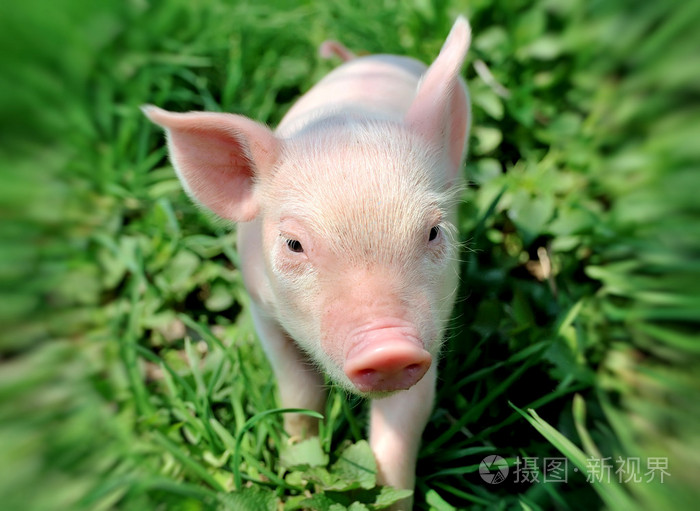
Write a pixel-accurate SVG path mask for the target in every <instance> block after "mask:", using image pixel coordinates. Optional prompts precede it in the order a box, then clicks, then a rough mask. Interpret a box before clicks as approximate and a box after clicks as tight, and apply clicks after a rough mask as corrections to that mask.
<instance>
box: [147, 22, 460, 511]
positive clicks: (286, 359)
mask: <svg viewBox="0 0 700 511" xmlns="http://www.w3.org/2000/svg"><path fill="white" fill-rule="evenodd" d="M470 37H471V30H470V27H469V24H468V23H467V21H466V20H465V19H464V18H463V17H459V18H458V19H457V21H456V22H455V24H454V26H453V27H452V30H451V32H450V34H449V36H448V38H447V41H446V42H445V44H444V45H443V47H442V50H441V51H440V54H439V55H438V57H437V58H436V60H435V61H434V62H433V64H432V65H431V66H430V67H429V68H426V66H424V65H423V64H422V63H420V62H418V61H416V60H413V59H410V58H406V57H400V56H394V55H374V56H367V57H361V58H355V57H354V55H353V54H352V53H350V52H349V51H348V50H347V49H345V48H344V47H343V46H342V45H340V44H339V43H335V42H327V43H324V45H323V46H322V52H324V53H326V54H328V53H331V54H332V53H334V54H336V55H338V56H340V57H341V58H343V60H345V61H346V62H345V63H344V64H343V65H341V66H340V67H338V68H337V69H335V70H334V71H332V72H331V73H330V74H328V75H327V76H326V77H324V78H323V79H322V80H321V81H320V82H319V83H318V84H317V85H316V86H314V87H313V88H312V89H311V90H310V91H309V92H308V93H306V94H305V95H304V96H302V97H301V98H300V99H299V101H298V102H297V103H296V104H295V105H294V106H293V107H292V108H291V109H290V110H289V112H288V113H287V115H286V116H285V117H284V118H283V120H282V122H281V123H280V125H279V126H278V127H277V129H276V130H275V131H271V130H270V129H269V128H267V127H266V126H264V125H262V124H259V123H257V122H255V121H253V120H251V119H248V118H246V117H242V116H239V115H233V114H223V113H208V112H189V113H171V112H167V111H165V110H161V109H159V108H156V107H154V106H146V107H144V112H145V114H146V115H147V116H148V118H149V119H151V121H153V122H154V123H156V124H159V125H160V126H162V127H163V128H165V130H166V131H167V139H168V148H169V151H170V158H171V160H172V162H173V165H174V167H175V170H176V172H177V175H178V176H179V178H180V180H181V181H182V185H183V187H184V188H185V190H186V191H187V193H188V194H189V195H190V196H191V197H192V198H193V199H194V200H195V201H196V202H198V203H199V204H201V205H202V206H204V207H205V208H207V209H209V210H211V211H213V212H214V213H215V214H217V215H218V216H220V217H222V218H224V219H227V220H231V221H234V222H238V223H239V225H238V250H239V252H240V259H241V270H242V272H243V278H244V282H245V286H246V288H247V290H248V292H249V293H250V296H251V301H252V304H251V312H252V315H253V319H254V322H255V326H256V330H257V332H258V334H259V337H260V340H261V342H262V345H263V348H264V350H265V352H266V354H267V356H268V358H269V360H270V362H271V365H272V367H273V370H274V372H275V375H276V377H277V380H278V384H279V393H280V399H281V402H282V405H283V406H284V407H299V408H308V409H312V410H317V411H322V410H323V408H324V400H325V393H324V379H323V377H322V376H321V374H322V373H325V374H326V375H327V376H328V377H329V379H330V381H331V382H333V383H335V384H337V385H339V386H340V387H342V388H344V389H346V390H347V391H348V392H352V393H355V394H359V395H361V396H364V397H367V398H371V399H372V404H371V416H370V444H371V447H372V450H373V452H374V455H375V457H376V461H377V466H378V470H379V474H378V477H379V481H380V482H381V483H383V484H387V485H391V486H395V487H398V488H407V489H413V487H414V482H415V475H414V474H415V465H416V457H417V453H418V446H419V443H420V437H421V434H422V431H423V428H424V427H425V424H426V422H427V421H428V418H429V416H430V414H431V409H432V406H433V397H434V393H435V381H436V365H437V357H438V354H439V350H440V345H441V343H442V338H443V331H444V328H445V323H446V321H447V320H448V317H449V315H450V311H451V308H452V305H453V300H454V297H455V292H456V287H457V282H458V271H457V263H456V261H457V257H456V241H455V239H454V235H455V227H454V223H455V203H456V200H457V198H458V191H459V185H460V174H461V170H462V166H463V162H464V157H465V153H466V143H467V137H468V132H469V125H470V118H471V114H470V107H469V101H468V95H467V91H466V87H465V86H464V83H463V81H462V79H461V78H460V69H461V66H462V63H463V61H464V57H465V54H466V52H467V49H468V47H469V43H470ZM285 428H286V430H287V431H288V433H289V434H290V435H292V436H295V437H304V436H308V435H313V434H314V433H316V431H317V424H316V422H315V419H310V418H309V417H308V416H304V415H288V416H285ZM401 506H403V508H410V506H411V503H410V502H409V501H408V500H407V501H404V502H402V504H401ZM401 506H399V507H401Z"/></svg>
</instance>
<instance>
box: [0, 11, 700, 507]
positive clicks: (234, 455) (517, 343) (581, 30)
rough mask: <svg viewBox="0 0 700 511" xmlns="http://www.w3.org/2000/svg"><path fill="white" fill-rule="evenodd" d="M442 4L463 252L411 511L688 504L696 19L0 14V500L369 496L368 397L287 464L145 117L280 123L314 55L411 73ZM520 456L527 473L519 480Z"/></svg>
mask: <svg viewBox="0 0 700 511" xmlns="http://www.w3.org/2000/svg"><path fill="white" fill-rule="evenodd" d="M458 13H465V14H466V15H468V17H469V19H470V20H471V23H472V26H473V31H474V41H473V48H472V50H471V52H470V55H469V57H468V65H467V66H466V68H465V76H466V78H467V81H468V83H469V86H470V90H471V94H472V100H473V105H474V123H473V125H474V129H473V137H472V140H471V149H470V157H469V161H468V163H467V166H466V170H465V173H466V174H465V175H466V176H467V179H468V180H469V182H470V185H471V186H470V187H469V188H468V189H466V190H465V192H464V197H463V201H462V206H461V211H460V232H461V236H462V239H463V240H464V241H465V242H467V246H468V247H469V249H468V250H465V252H464V253H463V258H464V264H463V266H462V281H463V283H462V286H461V290H460V299H459V300H458V305H457V308H456V310H455V315H454V320H453V322H452V328H451V329H450V339H449V342H448V345H447V347H446V355H445V357H444V358H443V360H442V361H441V372H440V382H439V390H438V398H437V402H436V406H435V411H434V414H433V417H432V420H431V422H430V424H429V426H428V428H427V429H426V431H425V434H424V437H423V445H422V449H421V453H420V459H419V467H418V484H417V488H416V508H417V509H425V510H427V509H430V510H450V509H455V508H457V509H467V508H468V509H533V510H536V509H571V510H578V509H602V508H605V509H635V508H638V509H650V510H651V509H654V510H656V509H670V508H673V509H694V508H695V503H696V500H697V497H698V492H697V489H696V488H697V484H696V483H697V480H698V476H700V465H699V464H698V459H700V456H699V455H700V437H699V436H698V434H697V425H698V424H700V405H698V400H697V396H698V391H699V390H700V378H699V377H698V374H699V373H698V370H699V369H700V367H699V364H698V361H699V359H700V342H699V339H698V334H697V333H698V326H699V325H698V318H699V317H700V316H699V315H698V310H700V299H699V298H698V296H700V294H699V293H698V284H697V283H698V282H700V263H698V255H700V250H699V248H700V247H699V246H698V239H700V230H699V226H700V222H698V209H699V208H698V204H699V203H698V200H697V198H696V192H697V189H698V185H700V178H698V173H697V172H698V168H697V167H698V161H700V145H699V144H698V143H697V141H698V140H700V123H698V122H697V119H698V114H699V113H700V112H699V111H698V107H697V99H698V94H699V93H700V91H699V90H698V85H697V76H698V72H700V59H699V57H698V52H697V48H698V46H699V43H700V41H698V36H697V34H696V31H695V26H696V25H697V22H698V21H699V20H700V9H698V7H697V3H692V2H686V3H684V4H681V3H678V4H676V3H674V2H653V3H651V2H648V3H642V4H640V3H638V2H631V1H624V0H616V1H609V2H585V1H583V0H569V1H567V2H553V1H547V0H536V1H533V2H521V1H518V2H506V1H504V0H495V1H493V2H486V1H483V0H475V1H472V2H461V1H454V2H447V1H435V2H432V3H431V2H394V1H390V0H384V1H381V2H339V1H330V2H313V1H310V0H309V1H306V2H296V3H291V2H282V1H279V0H278V1H274V0H261V1H260V2H257V3H248V2H233V1H231V2H226V1H223V0H202V1H198V2H191V1H184V0H173V1H169V2H160V1H158V2H150V3H149V2H136V1H133V2H116V1H111V2H100V3H96V2H88V1H85V0H60V1H58V2H54V3H53V4H51V6H48V5H47V4H44V3H42V2H39V1H37V0H28V1H26V2H20V3H17V2H15V3H5V4H3V5H2V7H0V19H1V20H3V21H2V23H3V24H4V25H5V26H4V27H3V28H2V30H0V47H2V48H4V49H6V51H5V50H3V56H2V57H1V58H2V62H1V63H2V67H3V76H2V77H0V97H1V98H2V99H0V120H1V122H2V126H3V130H2V133H3V136H2V141H1V142H0V143H1V144H2V162H1V167H0V168H2V183H3V185H2V189H1V190H0V206H1V207H2V208H1V209H0V212H1V213H2V215H3V222H2V223H1V224H0V232H2V238H3V240H4V241H3V243H2V246H1V247H0V261H2V270H0V275H1V278H2V288H1V289H0V305H2V307H0V320H1V321H2V323H3V338H2V341H1V342H2V344H1V348H2V353H1V355H0V357H1V358H0V495H1V496H2V500H3V507H4V508H5V509H23V510H44V509H74V510H80V509H90V510H107V509H130V510H131V509H182V510H185V509H187V510H190V509H192V510H194V509H231V510H238V509H276V508H277V507H276V506H277V505H278V503H280V502H284V503H285V506H286V507H285V509H298V508H303V507H312V508H314V509H345V508H348V509H354V510H357V509H374V508H376V509H378V508H381V507H382V505H383V503H386V502H389V501H390V500H391V498H392V494H391V492H389V491H387V490H383V491H381V492H380V491H379V489H377V488H375V487H374V482H373V479H372V478H371V477H369V478H367V476H366V474H367V472H366V471H364V470H360V472H353V471H349V470H348V468H347V466H348V461H350V462H351V463H350V465H353V466H356V467H360V468H362V467H364V469H368V470H370V471H371V468H372V463H373V462H372V460H371V458H368V457H367V451H366V445H365V444H363V443H362V442H361V440H362V438H364V432H365V425H364V418H365V416H366V412H365V409H364V406H363V404H362V403H361V402H359V401H357V400H354V399H351V398H347V397H346V396H344V395H343V394H342V393H340V392H338V391H335V390H333V391H331V395H330V398H329V402H328V406H327V411H326V414H325V417H326V419H325V421H324V422H323V426H322V428H321V434H320V438H319V440H318V441H314V442H311V443H308V444H303V445H302V447H295V448H294V449H289V448H288V447H287V443H288V442H287V439H286V437H285V435H284V433H283V431H282V428H281V414H282V413H283V411H280V410H277V407H278V404H277V402H276V398H275V383H274V381H273V380H272V377H271V372H270V369H269V366H268V365H267V362H266V361H265V359H264V356H263V354H262V352H261V350H260V348H259V346H258V344H257V342H256V340H255V334H254V331H253V328H252V324H251V321H250V318H249V316H248V315H247V313H246V308H247V306H248V298H247V297H246V295H245V292H244V290H243V288H242V283H241V276H240V273H239V271H238V270H237V264H236V261H237V255H236V252H235V248H234V247H235V243H234V235H233V234H232V233H231V232H230V230H229V229H228V228H227V227H226V226H223V225H221V224H220V223H218V222H217V221H215V220H214V219H212V218H211V217H209V216H207V215H206V214H204V213H202V212H201V211H199V210H197V209H196V208H195V207H194V206H193V205H192V204H191V203H190V202H189V200H188V199H187V198H186V197H185V196H184V194H183V193H182V192H181V190H180V186H179V184H178V182H177V180H176V178H175V176H174V173H173V171H172V168H171V167H170V165H169V163H168V162H167V160H166V154H165V149H164V147H163V140H162V135H161V133H160V132H159V131H158V130H157V129H156V128H155V127H153V126H152V125H150V124H149V123H148V122H146V120H145V119H144V118H143V116H142V115H141V113H140V112H139V110H138V106H139V105H141V104H143V103H147V102H148V103H154V104H157V105H159V106H162V107H165V108H169V109H172V110H180V111H185V110H190V109H192V110H195V109H208V110H217V111H231V112H237V113H241V114H244V115H248V116H250V117H253V118H255V119H257V120H260V121H263V122H267V123H269V124H271V125H274V124H276V123H277V122H278V121H279V120H280V119H281V117H282V115H284V113H285V111H286V110H287V109H288V107H289V106H290V105H291V104H292V103H293V101H294V100H295V99H296V98H297V97H298V96H299V95H300V94H301V93H303V92H304V91H305V90H307V89H308V88H309V87H310V86H311V85H312V84H313V83H314V82H315V81H316V80H317V79H318V78H319V77H321V76H323V74H324V73H326V72H327V71H328V70H329V69H331V68H332V66H333V65H334V64H333V63H329V62H324V61H321V60H320V59H319V58H318V57H317V55H316V48H317V47H318V45H319V43H320V42H321V41H323V40H324V39H326V38H329V37H334V38H339V39H341V40H342V41H343V42H344V43H345V44H346V45H347V46H348V47H350V48H353V49H357V50H360V51H367V52H370V53H376V52H388V53H401V54H408V55H412V56H414V57H417V58H420V59H422V60H424V61H430V60H431V59H432V58H433V57H434V56H435V55H436V54H437V52H438V50H439V48H440V45H441V44H442V41H443V39H444V36H445V35H446V33H447V32H448V30H449V27H450V25H451V23H452V21H453V20H454V18H455V16H456V15H457V14H458ZM270 410H272V411H273V412H271V413H270V412H269V411H270ZM489 455H499V456H501V457H502V458H504V459H505V460H506V462H507V463H508V465H509V469H510V474H509V477H508V478H507V480H506V481H505V482H504V483H501V484H497V485H491V484H488V483H486V482H484V481H483V480H482V478H481V477H480V475H479V468H480V464H481V461H482V460H483V459H484V458H485V457H486V456H489ZM526 458H529V459H535V460H536V462H537V463H536V465H537V466H536V470H535V472H536V473H537V476H538V479H539V482H536V483H532V482H516V480H515V478H514V472H516V471H518V470H520V469H522V467H523V465H517V462H518V461H519V460H520V461H523V460H524V459H526ZM544 458H566V460H567V466H568V472H567V476H568V477H567V479H568V481H567V482H566V483H551V482H550V483H544V482H543V478H544V475H545V474H544V473H543V472H542V471H543V470H544V466H543V462H544ZM604 458H609V459H608V461H607V462H608V463H609V464H610V465H612V473H611V477H610V478H609V481H608V480H607V479H606V478H600V480H599V479H598V478H596V477H593V476H595V475H596V473H595V472H594V465H595V460H600V459H604ZM634 458H639V461H640V466H639V467H638V468H637V469H636V470H635V471H634V473H631V474H622V475H625V476H627V475H630V476H635V475H636V476H639V477H640V478H641V479H642V481H641V482H634V479H633V478H632V479H631V480H630V482H627V483H624V482H623V483H619V482H618V476H619V475H621V474H617V473H615V469H616V468H618V467H619V466H620V465H619V463H618V461H619V460H627V459H634ZM659 458H662V459H666V460H667V463H668V465H667V472H668V473H669V475H668V476H667V477H666V478H665V479H664V481H663V483H661V482H660V480H659V477H660V475H659V473H658V472H653V475H654V476H655V478H654V480H653V481H650V482H648V481H647V480H648V479H649V475H650V473H649V472H648V466H649V463H650V462H652V463H653V462H654V460H655V459H656V460H658V459H659ZM520 475H522V472H520ZM586 476H588V478H589V479H590V481H587V477H586ZM352 500H356V501H358V502H359V501H363V502H365V503H366V505H365V507H364V508H363V507H361V506H360V504H354V507H353V506H351V504H350V502H351V501H352ZM334 503H335V504H337V505H336V507H332V504H334ZM338 506H341V507H338Z"/></svg>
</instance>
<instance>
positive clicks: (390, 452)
mask: <svg viewBox="0 0 700 511" xmlns="http://www.w3.org/2000/svg"><path fill="white" fill-rule="evenodd" d="M436 376H437V370H436V368H435V364H433V365H432V366H431V368H430V369H429V370H428V372H427V373H426V374H425V376H424V377H423V378H422V379H421V381H419V382H418V383H417V384H416V385H414V386H413V387H411V388H410V389H409V390H405V391H402V392H399V393H397V394H394V395H393V396H390V397H387V398H384V399H375V400H374V401H372V408H371V418H370V445H371V446H372V452H373V453H374V457H375V459H376V460H377V468H378V470H379V474H378V480H379V483H380V484H383V485H388V486H393V487H395V488H402V489H409V490H413V488H414V484H415V470H416V460H417V457H418V448H419V446H420V440H421V435H422V433H423V428H425V425H426V424H427V422H428V419H429V418H430V415H431V412H432V409H433V401H434V398H435V381H436ZM412 505H413V499H412V498H411V499H404V500H402V501H400V502H398V503H397V504H396V505H395V506H394V507H393V508H392V509H393V510H395V511H396V510H410V509H412Z"/></svg>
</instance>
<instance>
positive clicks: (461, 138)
mask: <svg viewBox="0 0 700 511" xmlns="http://www.w3.org/2000/svg"><path fill="white" fill-rule="evenodd" d="M470 42H471V28H470V26H469V23H468V22H467V20H466V19H465V18H464V17H462V16H460V17H459V18H457V21H456V22H455V24H454V25H453V26H452V30H451V31H450V34H449V35H448V36H447V40H446V41H445V44H444V45H443V46H442V49H441V50H440V54H439V55H438V57H437V58H436V59H435V61H434V62H433V64H432V65H431V66H430V67H429V68H428V70H427V71H426V72H425V75H423V78H422V79H421V82H420V85H419V86H418V92H417V93H416V97H415V99H414V100H413V103H412V104H411V106H410V107H409V109H408V112H407V113H406V118H405V122H406V124H407V125H408V126H409V127H410V128H411V129H413V130H414V131H416V132H418V133H419V134H421V135H422V136H423V137H424V138H426V139H427V140H429V141H430V142H432V143H434V144H436V145H437V146H438V147H440V148H442V150H443V152H444V156H445V159H446V161H447V163H448V165H449V168H450V174H449V175H448V176H447V178H448V180H449V181H450V182H452V181H454V179H455V178H456V177H457V175H458V174H459V172H460V170H461V168H462V162H463V161H464V156H465V154H466V144H467V138H468V135H469V125H470V122H471V113H470V110H469V102H468V99H467V91H466V88H465V86H464V83H463V81H462V80H461V78H460V70H461V68H462V64H463V63H464V57H465V55H466V53H467V50H468V49H469V44H470Z"/></svg>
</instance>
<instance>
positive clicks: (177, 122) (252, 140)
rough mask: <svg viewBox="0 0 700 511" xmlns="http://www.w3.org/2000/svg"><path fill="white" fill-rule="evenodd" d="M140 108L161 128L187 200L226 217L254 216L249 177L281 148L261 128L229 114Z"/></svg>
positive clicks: (265, 168) (263, 170)
mask: <svg viewBox="0 0 700 511" xmlns="http://www.w3.org/2000/svg"><path fill="white" fill-rule="evenodd" d="M143 112H144V113H145V114H146V116H147V117H148V118H149V119H150V120H151V121H153V122H154V123H156V124H158V125H160V126H162V127H163V128H165V130H166V131H167V135H168V148H169V150H170V159H171V161H172V162H173V165H174V166H175V170H176V172H177V175H178V177H179V178H180V181H181V182H182V185H183V187H184V188H185V191H186V192H187V193H188V194H189V195H190V196H191V197H192V198H193V199H195V200H196V201H197V202H199V203H200V204H202V205H203V206H205V207H207V208H209V209H210V210H211V211H213V212H214V213H216V214H217V215H219V216H220V217H222V218H226V219H228V220H234V221H236V222H246V221H249V220H252V219H253V218H255V216H256V215H257V214H258V210H259V205H258V203H257V201H256V198H255V195H254V193H253V184H254V181H255V180H258V179H261V178H264V176H265V175H266V174H268V173H269V172H270V169H271V168H272V167H273V165H274V164H275V162H276V161H277V158H278V156H279V153H280V150H281V143H280V141H279V140H278V139H277V138H276V137H275V136H274V135H273V134H272V132H271V131H270V130H269V129H268V128H267V127H265V126H263V125H262V124H259V123H257V122H255V121H252V120H250V119H248V118H246V117H242V116H240V115H233V114H222V113H210V112H189V113H172V112H167V111H165V110H161V109H160V108H157V107H154V106H150V105H149V106H145V107H143Z"/></svg>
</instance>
